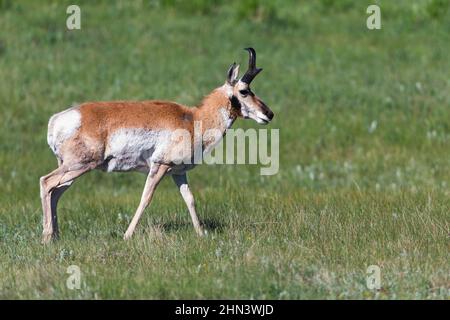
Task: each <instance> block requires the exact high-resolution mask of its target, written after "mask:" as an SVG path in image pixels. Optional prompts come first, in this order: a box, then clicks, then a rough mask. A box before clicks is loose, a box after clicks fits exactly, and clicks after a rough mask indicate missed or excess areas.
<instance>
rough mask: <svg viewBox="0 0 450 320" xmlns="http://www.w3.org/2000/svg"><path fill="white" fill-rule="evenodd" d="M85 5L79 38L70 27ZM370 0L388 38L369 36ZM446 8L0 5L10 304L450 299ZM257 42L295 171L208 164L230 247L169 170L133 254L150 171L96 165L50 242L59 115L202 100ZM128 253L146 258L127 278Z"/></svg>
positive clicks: (263, 79)
mask: <svg viewBox="0 0 450 320" xmlns="http://www.w3.org/2000/svg"><path fill="white" fill-rule="evenodd" d="M71 4H77V5H78V6H79V7H80V8H81V30H67V28H66V19H67V18H68V16H69V15H68V14H67V13H66V9H67V7H68V6H69V5H71ZM370 4H377V5H379V6H380V8H381V26H382V28H381V29H380V30H369V29H368V28H367V27H366V20H367V18H368V16H369V14H367V13H366V9H367V7H368V6H369V5H370ZM449 11H450V10H449V2H448V1H446V0H417V1H407V0H402V1H381V0H379V1H376V0H372V1H365V0H363V1H351V0H340V1H333V0H320V1H319V0H317V1H299V0H297V1H290V0H283V1H281V0H274V1H258V0H241V1H230V0H227V1H221V0H218V1H207V0H192V1H181V0H166V1H164V0H160V1H157V0H153V1H76V3H74V2H73V1H39V2H38V1H13V0H0V117H1V122H2V124H1V126H0V240H1V241H2V242H3V243H5V244H7V247H6V248H5V250H6V251H5V253H3V257H2V258H0V261H2V262H0V264H1V265H2V268H0V269H1V270H4V271H2V274H1V277H0V278H1V279H2V280H1V282H0V284H1V285H2V289H3V290H2V293H0V296H1V297H7V298H11V297H19V298H20V297H33V298H52V297H68V298H70V297H85V298H86V297H87V298H105V297H112V298H114V297H116V298H118V297H154V298H161V297H169V298H173V297H175V298H176V297H185V298H201V297H232V298H248V297H257V298H311V297H315V298H317V297H319V298H321V297H329V298H336V297H338V298H339V297H340V298H349V297H356V298H360V297H387V298H395V297H406V298H411V297H424V298H435V297H440V298H443V297H444V298H445V297H448V288H449V286H448V283H449V282H448V274H449V273H448V271H449V270H448V259H447V258H446V255H447V249H448V247H447V245H448V231H449V215H448V213H449V212H450V210H449V207H450V206H449V196H450V157H449V150H450V95H449V93H450V90H449V85H450V78H449V74H450V64H449V51H450V41H449V40H450V19H449V18H450V13H449ZM248 46H252V47H254V48H255V49H256V51H257V53H258V63H257V64H258V66H260V67H262V68H264V71H263V72H262V73H261V74H260V75H259V76H258V77H257V78H256V79H255V81H254V82H253V84H252V88H253V89H254V91H255V93H256V94H257V95H258V96H260V97H261V98H262V99H263V100H264V101H265V102H266V103H267V104H268V106H269V107H270V108H271V109H272V110H273V111H274V113H275V118H274V121H273V122H272V124H271V125H270V126H269V127H264V128H265V129H275V128H276V129H280V170H279V173H278V174H276V175H274V176H260V175H259V166H255V165H253V166H251V165H245V166H244V165H239V166H229V165H228V166H227V165H224V166H215V167H212V166H200V167H198V168H196V169H195V170H194V171H193V172H192V174H191V183H192V189H193V191H194V193H195V194H196V195H197V198H198V206H199V210H198V211H199V214H200V216H201V217H202V219H203V220H204V221H206V222H207V223H209V227H210V229H211V230H212V233H213V234H214V235H215V236H216V237H217V238H214V237H213V240H211V241H210V243H208V244H207V243H205V242H197V241H198V240H197V239H195V238H194V235H192V234H191V231H192V230H191V229H190V228H191V226H190V225H189V223H190V222H189V217H188V215H187V213H186V212H185V208H184V204H183V203H182V202H181V199H179V196H178V194H177V192H176V189H175V188H174V186H173V185H172V183H171V181H164V183H163V184H162V186H161V190H158V192H157V193H158V194H157V195H156V197H155V202H154V203H152V206H151V209H149V210H148V212H147V214H146V216H145V219H143V222H142V225H141V230H144V231H142V232H144V239H145V241H144V240H143V242H142V243H141V242H139V241H138V240H136V241H137V242H136V243H133V244H132V245H131V246H133V247H132V248H133V250H130V247H129V246H130V245H129V244H128V245H126V244H124V243H123V242H122V241H121V239H120V238H121V236H122V233H123V231H124V230H125V228H126V225H127V222H128V221H129V219H130V217H131V215H132V213H133V211H134V210H135V207H136V206H137V204H138V201H139V197H140V193H141V189H142V185H143V183H144V177H143V176H142V175H139V174H114V175H106V174H104V173H100V172H95V173H91V174H89V175H87V176H86V177H83V178H82V179H80V181H79V182H77V183H76V184H75V185H74V187H73V188H71V190H70V191H69V192H68V193H67V195H65V197H64V198H63V200H62V201H61V205H60V206H61V209H60V223H61V228H62V238H63V239H62V240H61V242H59V243H58V244H57V245H55V246H53V247H51V248H50V249H42V247H41V246H40V244H39V239H40V232H41V225H40V224H41V209H40V201H39V187H38V179H39V177H40V176H42V175H44V174H46V173H47V172H49V171H50V170H53V169H54V168H55V166H56V160H55V159H54V156H53V155H52V153H51V151H50V150H49V148H48V146H47V144H46V131H47V122H48V119H49V117H50V116H51V115H52V114H53V113H56V112H58V111H61V110H63V109H65V108H67V107H68V106H69V105H71V104H73V103H81V102H84V101H96V100H97V101H98V100H142V99H165V100H173V101H176V102H180V103H184V104H187V105H196V104H198V103H199V102H200V100H201V99H202V97H203V96H204V95H206V94H208V93H209V92H210V91H211V90H212V89H214V88H215V87H217V86H219V85H221V84H222V83H223V82H224V81H225V77H226V71H227V68H228V66H229V65H230V64H231V63H233V62H234V61H236V62H238V63H241V70H245V68H246V64H247V54H246V52H245V51H244V50H243V48H245V47H248ZM234 127H235V128H237V127H242V128H250V127H252V128H253V127H254V128H259V127H258V125H257V124H256V123H254V122H251V121H244V120H239V121H237V122H236V123H235V124H234ZM167 180H168V179H167ZM150 211H151V212H150ZM175 212H177V213H175ZM256 222H261V224H255V223H256ZM155 225H156V226H159V227H158V228H159V229H158V228H157V229H155V227H154V226H155ZM155 230H156V231H155ZM80 239H83V241H84V242H80ZM158 239H164V240H162V241H159V240H158ZM186 239H192V240H191V241H193V242H190V243H191V244H192V243H195V245H196V246H197V248H202V249H200V250H197V249H194V248H192V247H189V242H187V241H186ZM98 243H104V245H103V244H102V245H100V246H98ZM168 244H170V245H168ZM168 247H170V248H168ZM202 250H203V251H202ZM167 257H171V258H167ZM102 259H104V260H102ZM171 259H172V260H171ZM180 259H181V260H180ZM105 260H106V261H108V263H105V262H104V261H105ZM37 261H40V262H42V261H43V262H44V263H46V264H47V265H48V268H46V269H44V268H40V267H39V266H36V263H37ZM101 261H103V262H101ZM128 261H140V264H138V266H137V267H136V266H134V267H133V268H136V269H133V270H134V271H130V273H127V272H126V270H127V266H128V268H130V265H129V263H128ZM211 261H215V262H211ZM236 261H241V262H239V263H237V262H236ZM75 262H76V263H81V264H83V263H84V265H85V268H86V269H87V270H89V271H86V274H87V277H89V276H91V277H92V279H91V280H92V281H91V282H90V283H91V284H90V287H88V288H85V289H84V291H79V292H76V293H74V292H68V291H67V290H66V289H65V287H64V281H63V280H61V279H63V278H64V271H65V269H63V268H62V266H63V265H65V264H67V263H69V264H70V263H75ZM377 263H378V264H380V265H382V266H384V268H385V269H384V270H385V271H384V272H385V273H384V274H385V275H386V278H385V279H389V280H386V282H385V286H384V291H383V290H382V291H380V292H375V293H374V292H371V291H368V290H367V289H366V288H365V284H364V283H365V280H364V279H365V278H364V277H365V268H366V266H368V265H370V264H377ZM106 264H107V265H108V267H107V266H106ZM205 265H207V266H205ZM151 266H153V267H151ZM156 266H160V267H156ZM161 266H163V267H164V266H165V267H164V268H163V267H161ZM198 266H200V267H198ZM224 266H225V267H224ZM226 266H229V269H227V270H228V271H224V269H223V268H226ZM152 268H153V269H152ZM196 268H200V269H201V270H202V272H201V274H203V275H204V278H202V279H200V277H199V276H198V277H197V276H196V274H195V272H194V271H193V270H197V269H196ZM86 269H85V270H86ZM162 269H164V270H162ZM200 269H199V270H200ZM49 270H53V271H52V272H50V271H49ZM99 270H102V272H99ZM50 273H51V274H50ZM23 274H27V276H26V277H24V278H22V277H21V275H23ZM94 274H96V275H94ZM99 274H103V275H104V276H103V278H102V276H100V275H99ZM224 274H226V275H224ZM399 274H402V276H401V279H400V280H399ZM149 278H152V279H157V280H155V281H156V284H155V282H146V280H145V279H149ZM94 279H95V280H94ZM111 279H114V281H111ZM217 279H218V280H217ZM60 280H61V281H60ZM215 281H218V282H217V283H216V282H215ZM93 283H95V284H96V285H94V284H93ZM171 286H172V287H171ZM13 288H14V289H13ZM29 288H35V289H34V291H30V290H28V289H29ZM162 288H166V289H162ZM171 288H172V289H171ZM218 288H219V289H218Z"/></svg>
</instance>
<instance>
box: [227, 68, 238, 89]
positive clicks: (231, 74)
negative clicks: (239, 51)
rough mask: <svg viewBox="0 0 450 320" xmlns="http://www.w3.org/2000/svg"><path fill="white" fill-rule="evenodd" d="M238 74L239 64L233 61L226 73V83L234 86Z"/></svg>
mask: <svg viewBox="0 0 450 320" xmlns="http://www.w3.org/2000/svg"><path fill="white" fill-rule="evenodd" d="M238 76H239V65H238V64H236V62H233V64H232V65H231V66H230V68H229V69H228V75H227V82H228V84H229V85H232V86H234V85H235V84H236V82H237V80H238Z"/></svg>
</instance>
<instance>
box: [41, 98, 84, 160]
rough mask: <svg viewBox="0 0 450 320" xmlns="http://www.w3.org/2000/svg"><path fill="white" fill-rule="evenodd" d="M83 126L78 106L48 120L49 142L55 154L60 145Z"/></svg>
mask: <svg viewBox="0 0 450 320" xmlns="http://www.w3.org/2000/svg"><path fill="white" fill-rule="evenodd" d="M80 126H81V114H80V112H79V111H78V110H77V109H76V107H74V108H71V109H68V110H65V111H62V112H60V113H57V114H55V115H53V116H52V117H51V118H50V120H49V122H48V133H47V143H48V145H49V146H50V148H52V150H53V152H54V153H55V154H57V153H58V150H59V146H60V145H61V144H62V143H63V142H64V141H66V140H67V139H69V138H70V137H72V136H73V134H74V133H75V132H76V131H77V130H78V129H79V128H80Z"/></svg>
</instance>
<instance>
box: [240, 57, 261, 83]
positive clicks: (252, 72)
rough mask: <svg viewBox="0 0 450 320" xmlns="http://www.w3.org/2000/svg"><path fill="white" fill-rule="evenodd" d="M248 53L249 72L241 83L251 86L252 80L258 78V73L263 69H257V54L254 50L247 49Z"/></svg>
mask: <svg viewBox="0 0 450 320" xmlns="http://www.w3.org/2000/svg"><path fill="white" fill-rule="evenodd" d="M245 50H247V51H248V55H249V57H248V70H247V72H246V73H245V74H244V75H243V76H242V78H241V81H242V82H245V83H247V84H250V82H252V80H253V79H254V78H255V77H256V75H257V74H258V73H260V72H261V71H262V69H260V68H257V67H256V52H255V49H253V48H245Z"/></svg>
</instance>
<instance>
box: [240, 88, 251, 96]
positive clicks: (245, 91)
mask: <svg viewBox="0 0 450 320" xmlns="http://www.w3.org/2000/svg"><path fill="white" fill-rule="evenodd" d="M239 93H240V94H242V95H243V96H246V95H248V93H249V91H248V90H246V89H244V90H239Z"/></svg>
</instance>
